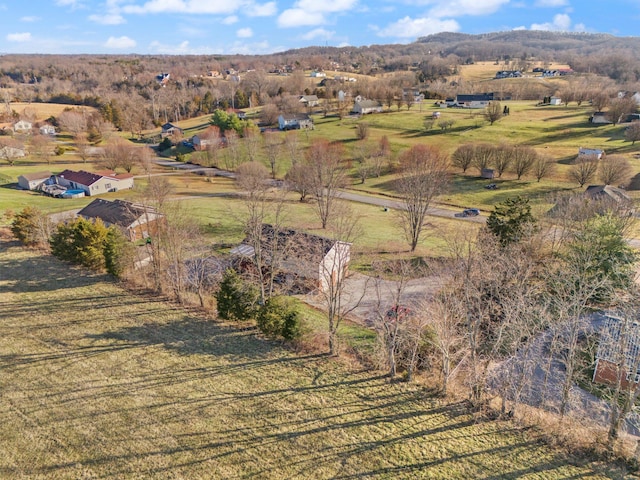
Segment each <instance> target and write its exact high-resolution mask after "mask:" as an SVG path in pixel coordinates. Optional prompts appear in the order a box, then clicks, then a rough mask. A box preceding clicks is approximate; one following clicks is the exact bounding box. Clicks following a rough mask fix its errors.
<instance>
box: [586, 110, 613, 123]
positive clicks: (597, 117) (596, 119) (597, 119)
mask: <svg viewBox="0 0 640 480" xmlns="http://www.w3.org/2000/svg"><path fill="white" fill-rule="evenodd" d="M589 121H590V122H591V123H603V124H604V123H612V122H611V120H609V115H607V113H606V112H594V113H593V115H591V117H590V118H589Z"/></svg>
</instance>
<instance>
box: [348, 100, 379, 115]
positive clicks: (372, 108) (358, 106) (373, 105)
mask: <svg viewBox="0 0 640 480" xmlns="http://www.w3.org/2000/svg"><path fill="white" fill-rule="evenodd" d="M381 112H382V104H381V103H380V102H378V101H377V100H361V101H359V102H356V103H355V104H354V105H353V113H356V114H358V115H367V114H369V113H381Z"/></svg>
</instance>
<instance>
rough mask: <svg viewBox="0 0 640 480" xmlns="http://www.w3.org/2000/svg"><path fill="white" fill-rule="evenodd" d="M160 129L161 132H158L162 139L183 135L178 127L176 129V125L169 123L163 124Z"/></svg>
mask: <svg viewBox="0 0 640 480" xmlns="http://www.w3.org/2000/svg"><path fill="white" fill-rule="evenodd" d="M160 128H162V131H161V132H160V136H161V137H162V138H164V137H173V136H174V135H177V134H179V135H183V134H184V131H183V130H182V129H181V128H180V127H178V126H176V125H174V124H173V123H170V122H167V123H165V124H164V125H162V127H160Z"/></svg>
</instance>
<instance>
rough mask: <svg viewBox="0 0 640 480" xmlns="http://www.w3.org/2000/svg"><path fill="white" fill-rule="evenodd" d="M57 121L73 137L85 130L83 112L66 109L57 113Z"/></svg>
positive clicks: (85, 123)
mask: <svg viewBox="0 0 640 480" xmlns="http://www.w3.org/2000/svg"><path fill="white" fill-rule="evenodd" d="M58 123H59V124H60V126H61V127H62V128H63V129H64V130H66V131H67V132H69V133H70V134H71V135H72V136H73V137H74V138H75V137H77V136H78V135H79V134H80V133H82V132H86V131H87V116H86V115H85V113H84V112H79V111H76V110H66V111H64V112H62V113H61V114H60V115H58Z"/></svg>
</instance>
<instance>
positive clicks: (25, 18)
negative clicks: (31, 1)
mask: <svg viewBox="0 0 640 480" xmlns="http://www.w3.org/2000/svg"><path fill="white" fill-rule="evenodd" d="M39 20H42V19H41V18H40V17H33V16H29V17H22V18H21V19H20V21H22V22H37V21H39Z"/></svg>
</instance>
